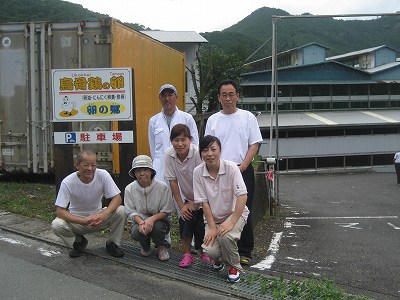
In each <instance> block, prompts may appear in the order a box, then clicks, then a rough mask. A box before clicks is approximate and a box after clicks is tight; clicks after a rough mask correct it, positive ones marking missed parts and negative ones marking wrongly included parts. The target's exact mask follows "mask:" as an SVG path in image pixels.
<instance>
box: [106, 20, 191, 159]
mask: <svg viewBox="0 0 400 300" xmlns="http://www.w3.org/2000/svg"><path fill="white" fill-rule="evenodd" d="M111 32H112V49H111V67H113V68H118V67H125V68H126V67H132V68H133V70H134V93H135V95H134V98H135V102H136V106H135V109H136V115H135V116H134V118H135V122H136V132H134V135H136V136H137V154H147V155H150V149H149V145H148V137H147V130H148V122H149V119H150V117H151V116H152V115H154V114H156V113H158V112H160V111H161V104H160V101H159V99H158V91H159V89H160V87H161V86H162V85H163V84H165V83H171V84H173V85H174V86H175V87H176V88H177V90H178V101H177V106H178V107H179V109H182V110H183V109H184V96H185V55H184V53H181V52H179V51H177V50H174V49H172V48H170V47H168V46H166V45H164V44H162V43H160V42H158V41H156V40H153V39H152V38H150V37H148V36H146V35H144V34H142V33H140V32H138V31H135V30H133V29H130V28H129V27H127V26H125V25H123V24H121V23H119V22H118V21H117V20H113V24H112V29H111ZM114 153H115V151H114ZM116 153H118V152H116Z"/></svg>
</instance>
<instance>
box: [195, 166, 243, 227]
mask: <svg viewBox="0 0 400 300" xmlns="http://www.w3.org/2000/svg"><path fill="white" fill-rule="evenodd" d="M193 191H194V202H195V203H204V202H208V204H209V205H210V208H211V211H212V214H213V217H214V222H215V223H217V224H220V223H222V222H224V221H225V220H226V219H227V218H228V217H229V216H230V215H231V214H232V213H233V211H234V210H235V206H236V201H237V197H239V196H241V195H244V194H247V189H246V185H245V183H244V181H243V177H242V173H240V170H239V167H238V166H237V165H235V164H234V163H233V162H231V161H227V160H223V159H221V160H220V166H219V171H218V175H217V178H213V177H211V176H210V173H209V172H208V170H207V167H206V163H202V164H201V165H199V166H197V167H196V168H195V169H194V172H193ZM248 215H249V209H248V208H247V206H245V208H244V210H243V213H242V217H243V218H244V220H245V221H247V217H248ZM204 222H207V220H206V218H205V217H204Z"/></svg>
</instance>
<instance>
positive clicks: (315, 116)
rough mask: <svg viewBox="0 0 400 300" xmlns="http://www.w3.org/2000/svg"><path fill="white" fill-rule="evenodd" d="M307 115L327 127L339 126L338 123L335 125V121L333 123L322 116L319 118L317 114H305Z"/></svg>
mask: <svg viewBox="0 0 400 300" xmlns="http://www.w3.org/2000/svg"><path fill="white" fill-rule="evenodd" d="M305 115H307V116H309V117H311V118H313V119H316V120H318V121H320V122H322V123H325V124H327V125H337V123H335V122H333V121H331V120H329V119H327V118H324V117H322V116H319V115H317V114H314V113H305Z"/></svg>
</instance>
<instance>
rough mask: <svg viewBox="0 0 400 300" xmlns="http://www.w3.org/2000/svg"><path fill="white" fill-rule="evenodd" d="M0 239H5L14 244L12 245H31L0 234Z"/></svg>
mask: <svg viewBox="0 0 400 300" xmlns="http://www.w3.org/2000/svg"><path fill="white" fill-rule="evenodd" d="M0 240H1V241H5V242H7V243H10V244H14V245H22V246H25V247H28V248H30V247H31V245H28V244H25V243H24V242H22V241H19V240H14V239H10V238H6V237H4V236H0Z"/></svg>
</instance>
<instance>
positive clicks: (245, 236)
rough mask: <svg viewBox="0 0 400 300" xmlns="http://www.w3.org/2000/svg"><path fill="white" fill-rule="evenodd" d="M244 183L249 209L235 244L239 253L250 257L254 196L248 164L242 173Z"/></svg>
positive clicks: (252, 244) (252, 172) (252, 245)
mask: <svg viewBox="0 0 400 300" xmlns="http://www.w3.org/2000/svg"><path fill="white" fill-rule="evenodd" d="M242 177H243V180H244V183H245V184H246V188H247V203H246V205H247V208H248V209H249V210H250V214H249V217H248V219H247V223H246V225H244V227H243V231H242V235H241V237H240V240H238V242H237V245H238V248H239V255H240V256H246V257H248V258H251V252H253V249H254V235H253V224H252V221H251V210H252V207H253V196H254V182H255V179H254V169H253V166H252V165H251V164H250V165H249V166H248V167H247V169H246V171H244V172H243V173H242Z"/></svg>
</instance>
